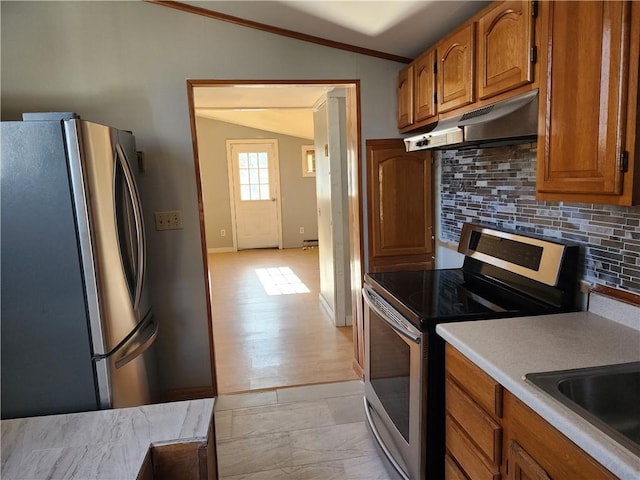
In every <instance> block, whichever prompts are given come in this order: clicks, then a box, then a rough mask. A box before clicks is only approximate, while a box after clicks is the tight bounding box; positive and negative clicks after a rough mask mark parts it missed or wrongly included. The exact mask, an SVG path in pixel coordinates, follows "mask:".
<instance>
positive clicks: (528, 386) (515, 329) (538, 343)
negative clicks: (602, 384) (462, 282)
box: [436, 309, 640, 480]
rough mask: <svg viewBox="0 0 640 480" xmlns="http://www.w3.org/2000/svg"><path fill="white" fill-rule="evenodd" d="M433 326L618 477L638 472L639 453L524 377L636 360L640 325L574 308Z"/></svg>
mask: <svg viewBox="0 0 640 480" xmlns="http://www.w3.org/2000/svg"><path fill="white" fill-rule="evenodd" d="M636 311H638V312H640V309H637V310H636ZM436 332H437V333H438V334H439V335H440V336H441V337H443V338H444V339H445V340H446V341H447V342H448V343H450V344H451V345H452V346H453V347H455V348H456V349H457V350H458V351H460V352H461V353H462V354H463V355H465V356H466V357H467V358H468V359H469V360H471V361H472V362H473V363H475V364H476V365H477V366H479V367H480V368H482V369H483V370H484V371H485V372H487V373H488V374H489V375H490V376H491V377H493V378H494V379H495V380H496V381H497V382H498V383H500V384H502V385H503V386H504V387H505V388H506V389H507V390H509V391H510V392H511V393H512V394H514V395H515V396H516V397H517V398H519V399H520V400H521V401H522V402H523V403H525V404H526V405H528V406H529V407H530V408H532V409H533V410H534V411H535V412H537V413H538V414H539V415H540V416H541V417H542V418H544V419H545V420H546V421H548V422H549V423H551V424H552V425H553V426H554V427H556V428H557V429H558V430H559V431H560V432H562V433H563V434H564V435H566V436H567V437H568V438H569V439H571V440H572V441H573V442H574V443H575V444H576V445H578V446H579V447H580V448H582V449H583V450H584V451H586V452H587V453H588V454H589V455H591V456H592V457H593V458H594V459H596V460H597V461H598V462H600V463H601V464H602V465H603V466H604V467H605V468H607V469H608V470H610V471H611V472H612V473H614V474H615V475H617V476H618V477H620V478H622V479H633V480H637V479H638V478H640V458H639V457H638V456H636V455H635V454H634V453H633V452H631V451H630V450H628V449H626V448H625V447H623V446H622V445H620V444H619V443H618V442H616V441H615V440H613V439H612V438H611V437H609V436H608V435H606V434H605V433H603V432H602V431H601V430H599V429H598V428H596V427H595V426H593V425H591V424H590V423H589V422H587V421H586V420H584V419H583V418H582V417H581V416H579V415H578V414H576V413H574V412H573V411H572V410H570V409H569V408H568V407H566V406H564V405H563V404H562V403H560V402H559V401H557V400H555V399H554V398H553V397H551V396H550V395H549V394H547V393H545V392H544V391H542V390H541V389H539V388H538V387H537V386H535V385H533V384H532V383H530V382H528V381H526V380H525V379H524V376H525V374H527V373H533V372H546V371H554V370H565V369H573V368H583V367H593V366H599V365H612V364H616V363H627V362H634V361H639V360H640V332H639V331H637V330H635V329H633V328H631V327H629V326H626V325H622V324H620V323H617V322H614V321H612V320H609V319H607V318H604V317H602V316H600V315H596V314H595V313H592V312H574V313H564V314H557V315H544V316H536V317H519V318H506V319H498V320H482V321H475V322H460V323H448V324H441V325H438V326H437V327H436Z"/></svg>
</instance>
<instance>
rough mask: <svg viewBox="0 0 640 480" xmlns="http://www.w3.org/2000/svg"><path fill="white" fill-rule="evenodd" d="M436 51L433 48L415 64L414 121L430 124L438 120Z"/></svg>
mask: <svg viewBox="0 0 640 480" xmlns="http://www.w3.org/2000/svg"><path fill="white" fill-rule="evenodd" d="M437 62H438V60H437V58H436V49H435V48H431V49H429V50H427V51H426V52H424V53H423V54H422V55H420V56H419V57H418V58H417V59H416V60H415V61H414V62H413V85H414V99H413V102H414V119H415V121H416V122H426V123H430V122H433V121H435V120H437V116H438V108H437V103H436V91H437V82H436V71H437Z"/></svg>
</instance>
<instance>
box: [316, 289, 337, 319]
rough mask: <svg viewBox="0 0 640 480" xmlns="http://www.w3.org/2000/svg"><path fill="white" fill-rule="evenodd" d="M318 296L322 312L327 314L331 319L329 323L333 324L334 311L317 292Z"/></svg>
mask: <svg viewBox="0 0 640 480" xmlns="http://www.w3.org/2000/svg"><path fill="white" fill-rule="evenodd" d="M318 298H319V299H320V306H321V307H322V310H324V313H326V314H327V316H328V317H329V319H330V320H331V323H333V324H334V325H335V324H336V318H335V313H334V312H333V308H331V306H330V305H329V303H328V302H327V300H326V299H325V298H324V297H323V296H322V294H321V293H319V294H318Z"/></svg>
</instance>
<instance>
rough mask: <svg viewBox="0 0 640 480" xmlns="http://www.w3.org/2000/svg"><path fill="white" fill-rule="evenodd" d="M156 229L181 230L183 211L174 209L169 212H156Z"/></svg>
mask: <svg viewBox="0 0 640 480" xmlns="http://www.w3.org/2000/svg"><path fill="white" fill-rule="evenodd" d="M153 215H154V217H155V220H156V230H181V229H182V212H181V211H180V210H172V211H169V212H155V213H154V214H153Z"/></svg>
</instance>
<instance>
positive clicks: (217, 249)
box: [207, 247, 236, 253]
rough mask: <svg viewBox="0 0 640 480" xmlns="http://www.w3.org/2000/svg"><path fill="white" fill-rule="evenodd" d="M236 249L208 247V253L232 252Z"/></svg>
mask: <svg viewBox="0 0 640 480" xmlns="http://www.w3.org/2000/svg"><path fill="white" fill-rule="evenodd" d="M235 251H236V250H235V249H234V248H233V247H218V248H207V253H231V252H235Z"/></svg>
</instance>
